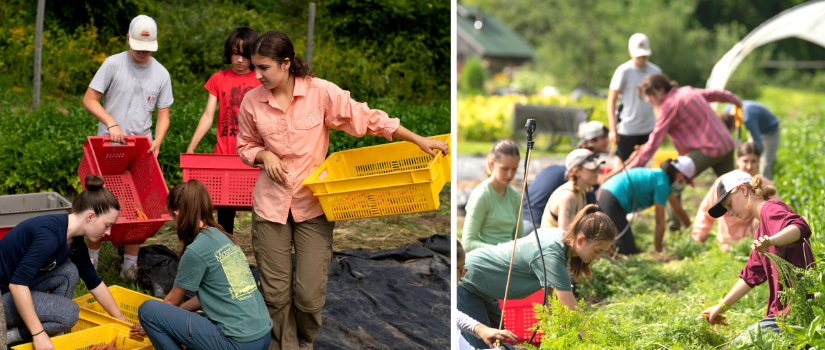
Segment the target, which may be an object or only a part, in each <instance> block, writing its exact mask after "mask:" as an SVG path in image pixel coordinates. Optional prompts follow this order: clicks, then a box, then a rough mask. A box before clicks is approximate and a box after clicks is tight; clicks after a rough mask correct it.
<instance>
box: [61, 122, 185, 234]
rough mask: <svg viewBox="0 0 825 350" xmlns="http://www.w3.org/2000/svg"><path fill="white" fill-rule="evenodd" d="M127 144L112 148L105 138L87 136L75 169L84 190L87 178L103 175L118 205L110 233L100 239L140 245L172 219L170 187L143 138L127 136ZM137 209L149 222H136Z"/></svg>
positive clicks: (147, 139)
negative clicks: (167, 199)
mask: <svg viewBox="0 0 825 350" xmlns="http://www.w3.org/2000/svg"><path fill="white" fill-rule="evenodd" d="M125 139H126V144H124V145H113V144H111V142H110V141H109V137H108V136H89V138H88V139H86V143H85V144H84V145H83V159H81V160H80V166H79V167H78V169H77V175H78V176H80V183H81V184H82V185H83V188H84V189H85V188H86V176H87V175H89V174H95V175H102V176H103V178H104V179H105V182H104V186H105V187H106V188H108V189H109V191H112V194H114V195H115V197H116V198H117V200H118V202H120V216H119V217H118V220H117V222H116V223H115V225H114V226H112V234H111V235H109V236H106V237H104V238H103V240H104V241H107V240H111V241H112V244H114V245H125V244H141V243H143V242H145V241H146V239H147V238H149V237H152V236H153V235H154V234H155V233H156V232H158V230H159V229H160V227H161V226H163V224H164V223H166V222H167V221H170V220H172V217H171V216H169V214H168V212H167V211H166V196H167V195H169V188H168V187H167V186H166V181H165V180H164V179H163V173H161V171H160V165H159V164H158V161H157V159H155V156H154V155H152V154H151V153H147V151H148V150H149V148H150V147H151V142H150V141H149V138H148V137H146V136H126V137H125ZM138 210H140V211H142V212H143V213H144V214H146V216H147V217H148V219H145V220H138V219H137V217H138V213H137V211H138Z"/></svg>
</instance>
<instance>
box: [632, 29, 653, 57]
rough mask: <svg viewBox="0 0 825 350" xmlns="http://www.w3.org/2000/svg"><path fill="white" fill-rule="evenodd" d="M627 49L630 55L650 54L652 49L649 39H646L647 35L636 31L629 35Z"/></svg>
mask: <svg viewBox="0 0 825 350" xmlns="http://www.w3.org/2000/svg"><path fill="white" fill-rule="evenodd" d="M627 49H628V50H629V51H630V56H632V57H639V56H650V55H651V54H652V53H653V50H651V49H650V40H648V39H647V35H644V34H642V33H636V34H633V36H631V37H630V41H629V42H628V43H627Z"/></svg>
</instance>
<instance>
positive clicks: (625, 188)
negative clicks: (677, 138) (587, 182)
mask: <svg viewBox="0 0 825 350" xmlns="http://www.w3.org/2000/svg"><path fill="white" fill-rule="evenodd" d="M628 176H630V182H628V179H627V178H628ZM631 183H632V185H633V193H634V194H635V195H636V203H635V204H636V205H635V210H633V209H634V206H633V198H632V196H631V195H630V187H631ZM602 189H605V190H608V191H610V193H612V194H613V197H616V199H617V200H618V201H619V203H620V204H621V205H622V209H624V212H625V213H628V214H629V213H630V212H632V211H638V210H641V209H646V208H649V207H650V206H652V205H653V203H654V202H655V203H659V204H660V205H662V206H666V205H667V198H668V197H670V194H671V193H672V192H673V188H672V187H670V178H669V177H667V174H665V172H664V171H663V170H662V169H650V168H633V169H630V170H628V171H625V172H621V173H618V174H616V175H613V177H611V178H610V179H608V180H607V181H606V182H605V183H604V185H602Z"/></svg>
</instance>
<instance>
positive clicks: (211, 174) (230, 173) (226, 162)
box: [180, 153, 261, 210]
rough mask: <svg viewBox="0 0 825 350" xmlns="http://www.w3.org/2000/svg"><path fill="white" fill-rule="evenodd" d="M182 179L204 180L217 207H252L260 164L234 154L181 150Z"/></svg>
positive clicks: (241, 208) (246, 208) (213, 203)
mask: <svg viewBox="0 0 825 350" xmlns="http://www.w3.org/2000/svg"><path fill="white" fill-rule="evenodd" d="M180 168H181V169H183V181H189V180H191V179H197V180H199V181H200V182H203V185H204V186H206V190H207V191H209V197H211V198H212V205H214V206H215V208H218V209H231V210H252V189H253V188H254V187H255V183H257V182H258V174H259V173H260V172H261V169H260V168H252V167H250V166H248V165H246V164H244V163H243V161H241V157H240V156H239V155H237V154H203V153H181V154H180Z"/></svg>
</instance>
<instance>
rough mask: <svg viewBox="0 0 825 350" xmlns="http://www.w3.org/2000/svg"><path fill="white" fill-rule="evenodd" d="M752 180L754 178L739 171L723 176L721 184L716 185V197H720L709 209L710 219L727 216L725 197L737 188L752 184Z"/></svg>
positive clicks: (720, 180)
mask: <svg viewBox="0 0 825 350" xmlns="http://www.w3.org/2000/svg"><path fill="white" fill-rule="evenodd" d="M751 179H753V178H752V177H751V176H750V174H748V173H746V172H744V171H739V170H735V171H732V172H730V173H728V174H727V175H723V176H722V178H721V179H719V184H718V185H716V197H718V198H717V199H716V203H713V206H712V207H710V209H708V214H710V217H712V218H714V219H716V218H719V217H720V216H722V215H725V213H727V212H728V210H727V209H725V207H723V206H722V201H723V200H725V197H727V196H728V194H730V193H731V192H733V190H735V189H736V187H737V186H739V185H741V184H746V183H750V182H751Z"/></svg>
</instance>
